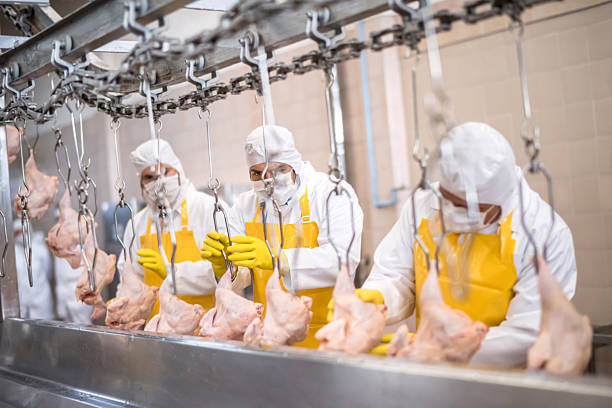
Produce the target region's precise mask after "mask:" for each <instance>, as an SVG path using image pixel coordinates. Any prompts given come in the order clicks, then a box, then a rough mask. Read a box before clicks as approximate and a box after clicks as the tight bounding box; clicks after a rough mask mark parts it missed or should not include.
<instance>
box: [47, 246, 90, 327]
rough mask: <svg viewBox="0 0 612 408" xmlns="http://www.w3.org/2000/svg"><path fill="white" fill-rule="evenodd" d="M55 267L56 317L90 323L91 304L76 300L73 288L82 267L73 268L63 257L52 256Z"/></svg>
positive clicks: (73, 321) (68, 320)
mask: <svg viewBox="0 0 612 408" xmlns="http://www.w3.org/2000/svg"><path fill="white" fill-rule="evenodd" d="M53 265H54V268H55V282H56V284H55V298H56V299H57V317H58V318H59V319H61V320H64V321H67V322H72V323H81V324H91V313H92V312H93V306H89V305H86V304H85V303H83V302H81V301H79V300H77V298H76V297H75V296H74V288H75V287H76V285H77V282H78V280H79V278H80V277H81V273H82V267H78V268H76V269H73V268H72V267H71V266H70V264H69V263H68V261H67V260H65V259H64V258H58V257H55V256H54V257H53Z"/></svg>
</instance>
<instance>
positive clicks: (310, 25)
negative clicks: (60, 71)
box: [306, 7, 345, 49]
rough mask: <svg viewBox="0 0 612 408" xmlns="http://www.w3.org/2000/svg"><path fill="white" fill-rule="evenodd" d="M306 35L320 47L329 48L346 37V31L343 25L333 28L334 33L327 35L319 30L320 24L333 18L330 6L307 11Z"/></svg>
mask: <svg viewBox="0 0 612 408" xmlns="http://www.w3.org/2000/svg"><path fill="white" fill-rule="evenodd" d="M306 17H307V20H306V35H307V36H308V37H309V38H310V39H311V40H313V41H316V42H317V43H318V44H319V48H321V49H323V48H329V47H331V46H333V45H335V44H336V43H337V42H338V41H340V40H342V39H344V37H345V33H344V28H343V27H342V26H340V27H335V28H333V30H334V35H333V36H327V35H325V34H323V33H322V32H321V31H319V25H322V26H323V25H325V24H327V23H329V21H330V20H331V11H330V10H329V8H328V7H324V8H323V9H321V10H311V11H308V12H307V13H306Z"/></svg>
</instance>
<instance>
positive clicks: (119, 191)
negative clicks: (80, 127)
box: [110, 117, 136, 262]
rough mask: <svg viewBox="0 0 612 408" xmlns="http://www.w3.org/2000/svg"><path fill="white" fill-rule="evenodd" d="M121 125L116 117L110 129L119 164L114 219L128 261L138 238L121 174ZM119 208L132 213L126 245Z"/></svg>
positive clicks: (116, 160)
mask: <svg viewBox="0 0 612 408" xmlns="http://www.w3.org/2000/svg"><path fill="white" fill-rule="evenodd" d="M120 126H121V122H119V118H117V117H115V118H113V120H112V121H111V122H110V129H111V131H112V132H113V141H114V142H115V164H116V166H117V178H116V179H115V188H116V189H117V195H118V196H119V202H118V203H117V204H116V205H115V209H114V211H113V221H114V227H115V238H117V241H119V244H120V245H121V248H123V256H124V260H125V262H128V253H129V254H131V253H132V247H133V245H134V239H135V238H136V229H135V227H134V225H135V224H134V211H133V210H132V207H131V206H130V204H129V203H128V202H127V201H126V200H125V191H124V190H125V179H124V178H123V177H122V175H121V162H120V161H119V142H118V140H117V132H118V130H119V127H120ZM119 208H126V209H127V210H128V211H129V213H130V221H131V222H130V223H131V226H132V239H131V240H130V243H129V245H128V246H127V247H126V246H125V242H123V238H122V237H121V236H120V234H119V222H118V219H117V211H118V210H119Z"/></svg>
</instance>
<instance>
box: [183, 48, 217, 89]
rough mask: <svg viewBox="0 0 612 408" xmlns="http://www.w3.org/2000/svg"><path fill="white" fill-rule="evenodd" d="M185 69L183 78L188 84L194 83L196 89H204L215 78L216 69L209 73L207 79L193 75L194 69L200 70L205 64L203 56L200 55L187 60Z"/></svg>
mask: <svg viewBox="0 0 612 408" xmlns="http://www.w3.org/2000/svg"><path fill="white" fill-rule="evenodd" d="M186 63H187V69H186V70H185V80H186V81H187V82H189V83H190V84H193V85H195V87H196V89H197V90H198V91H201V90H203V89H206V88H208V87H209V86H210V84H212V83H213V82H215V81H216V80H217V71H213V72H211V74H210V78H209V79H201V78H198V77H197V76H196V75H195V71H196V70H198V71H201V70H203V69H204V67H205V66H206V64H205V59H204V56H200V57H199V59H197V60H193V59H191V60H187V61H186Z"/></svg>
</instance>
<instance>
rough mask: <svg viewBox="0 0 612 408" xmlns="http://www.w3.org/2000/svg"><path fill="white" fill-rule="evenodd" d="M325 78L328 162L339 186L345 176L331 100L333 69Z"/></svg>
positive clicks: (331, 177)
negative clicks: (339, 153)
mask: <svg viewBox="0 0 612 408" xmlns="http://www.w3.org/2000/svg"><path fill="white" fill-rule="evenodd" d="M325 78H326V86H325V106H326V108H327V127H328V133H329V147H330V150H331V154H330V156H329V161H328V168H329V171H328V174H329V179H330V180H331V182H332V183H334V184H336V186H337V185H338V184H339V183H340V182H341V181H342V180H343V179H344V174H343V173H342V169H341V168H340V158H339V157H338V149H337V147H336V126H335V118H334V112H333V108H332V100H331V99H332V95H331V88H332V86H333V84H334V81H335V77H334V74H333V71H332V69H331V68H329V69H326V70H325Z"/></svg>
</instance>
